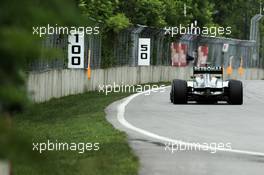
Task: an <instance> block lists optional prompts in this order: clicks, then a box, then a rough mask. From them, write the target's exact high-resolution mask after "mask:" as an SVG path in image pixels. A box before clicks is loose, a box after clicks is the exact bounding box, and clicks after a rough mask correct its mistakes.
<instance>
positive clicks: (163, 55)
mask: <svg viewBox="0 0 264 175" xmlns="http://www.w3.org/2000/svg"><path fill="white" fill-rule="evenodd" d="M139 38H150V39H151V51H150V54H151V56H150V58H151V60H150V64H151V65H165V66H169V65H171V50H170V45H171V42H181V43H185V44H186V45H187V48H188V55H191V56H192V55H193V53H194V52H195V51H197V48H198V46H201V45H207V46H208V48H209V53H208V59H209V60H208V61H209V62H210V63H212V64H213V65H224V66H227V65H228V64H229V60H230V57H233V67H234V68H237V67H239V66H240V64H241V58H242V59H243V67H245V68H252V67H254V68H262V58H259V53H258V49H257V46H256V42H255V41H248V40H237V39H230V38H217V37H205V36H195V35H184V36H182V37H181V38H178V39H173V38H171V37H169V36H167V35H164V30H162V29H157V28H151V27H146V26H137V27H131V28H129V29H126V30H124V31H121V32H119V33H118V34H117V37H116V39H115V42H114V45H113V50H112V52H113V56H114V57H113V59H115V60H114V63H115V65H114V66H125V65H126V66H137V62H138V59H137V57H138V56H137V55H138V39H139ZM224 43H226V44H229V50H228V52H227V53H223V52H222V47H223V44H224ZM102 45H103V43H102V36H101V35H86V36H85V65H86V66H87V60H88V50H89V49H90V50H91V68H92V69H96V68H101V67H102V60H103V59H102ZM42 47H43V53H42V55H41V57H40V58H39V59H37V60H36V61H34V62H32V63H30V64H29V67H28V69H29V71H46V70H50V69H63V68H67V61H68V57H67V54H68V51H67V49H68V38H67V35H50V36H47V37H46V38H45V39H44V40H43V45H42ZM50 48H51V49H54V48H55V49H58V50H60V51H61V54H60V55H59V56H54V55H50V56H49V55H47V54H45V52H44V50H46V49H50Z"/></svg>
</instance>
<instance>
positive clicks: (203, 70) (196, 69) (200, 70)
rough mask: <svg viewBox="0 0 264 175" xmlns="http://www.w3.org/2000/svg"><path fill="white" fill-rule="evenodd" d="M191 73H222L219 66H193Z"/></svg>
mask: <svg viewBox="0 0 264 175" xmlns="http://www.w3.org/2000/svg"><path fill="white" fill-rule="evenodd" d="M193 74H223V68H222V67H221V66H207V67H198V66H194V67H193Z"/></svg>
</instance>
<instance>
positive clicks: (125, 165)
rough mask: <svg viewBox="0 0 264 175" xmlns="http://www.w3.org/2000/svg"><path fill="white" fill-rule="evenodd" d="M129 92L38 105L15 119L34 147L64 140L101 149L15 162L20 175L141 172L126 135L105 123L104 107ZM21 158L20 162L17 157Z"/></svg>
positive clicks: (51, 153)
mask: <svg viewBox="0 0 264 175" xmlns="http://www.w3.org/2000/svg"><path fill="white" fill-rule="evenodd" d="M128 95H129V94H128V93H110V94H108V95H107V96H106V95H103V94H99V93H98V92H88V93H85V94H81V95H74V96H68V97H64V98H60V99H53V100H50V101H49V102H46V103H42V104H35V105H33V106H32V107H30V109H28V110H27V111H25V112H24V113H23V114H20V115H17V116H15V118H14V125H15V127H16V128H17V131H18V132H19V133H20V135H21V136H22V135H23V137H24V136H27V138H29V140H30V143H31V145H28V146H27V147H26V150H27V151H31V152H33V151H32V148H33V145H32V143H33V142H34V143H36V142H47V140H50V141H53V142H63V143H64V142H66V143H72V142H74V143H79V142H81V143H82V142H84V143H90V142H92V143H95V142H98V143H99V147H100V149H99V151H85V153H83V154H80V153H78V151H49V152H47V151H46V152H43V153H41V154H39V153H37V152H36V151H34V154H37V157H38V158H37V159H33V161H32V160H29V159H25V160H23V159H20V158H21V157H20V155H17V158H18V159H19V160H18V161H16V160H15V161H13V162H12V163H13V171H14V174H16V175H36V174H38V175H42V174H43V175H44V174H45V175H46V174H48V175H51V174H63V175H106V174H107V175H133V174H137V172H138V166H139V163H138V159H137V158H136V157H135V156H134V154H133V152H132V151H131V149H130V147H129V146H128V143H127V138H126V135H125V134H124V133H123V132H120V131H117V130H116V129H114V128H113V127H112V125H111V124H109V123H108V122H107V121H106V119H105V113H104V109H105V107H106V106H108V105H109V104H110V103H112V102H114V101H116V100H119V99H121V98H124V97H126V96H128ZM19 157H20V158H19Z"/></svg>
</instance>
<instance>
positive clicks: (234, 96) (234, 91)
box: [228, 80, 243, 105]
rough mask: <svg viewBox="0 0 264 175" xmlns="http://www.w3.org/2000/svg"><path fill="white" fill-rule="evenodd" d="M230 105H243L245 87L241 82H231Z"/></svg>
mask: <svg viewBox="0 0 264 175" xmlns="http://www.w3.org/2000/svg"><path fill="white" fill-rule="evenodd" d="M228 98H229V104H234V105H242V104H243V85H242V82H241V81H238V80H230V81H229V97H228Z"/></svg>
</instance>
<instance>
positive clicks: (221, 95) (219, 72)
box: [170, 66, 243, 105]
mask: <svg viewBox="0 0 264 175" xmlns="http://www.w3.org/2000/svg"><path fill="white" fill-rule="evenodd" d="M191 78H192V80H190V81H185V80H178V79H175V80H173V81H172V85H171V92H170V100H171V102H172V103H173V104H186V103H187V102H188V101H196V102H198V103H217V102H218V101H226V102H228V103H229V104H235V105H241V104H243V85H242V82H241V81H239V80H227V81H224V80H223V69H222V67H212V66H204V67H193V76H192V77H191Z"/></svg>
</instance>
